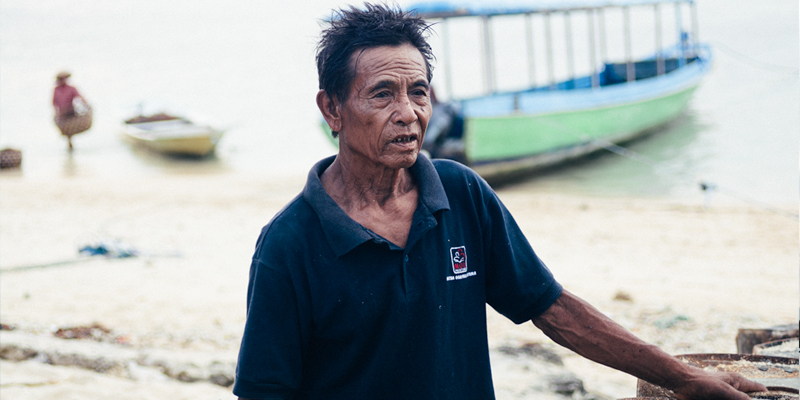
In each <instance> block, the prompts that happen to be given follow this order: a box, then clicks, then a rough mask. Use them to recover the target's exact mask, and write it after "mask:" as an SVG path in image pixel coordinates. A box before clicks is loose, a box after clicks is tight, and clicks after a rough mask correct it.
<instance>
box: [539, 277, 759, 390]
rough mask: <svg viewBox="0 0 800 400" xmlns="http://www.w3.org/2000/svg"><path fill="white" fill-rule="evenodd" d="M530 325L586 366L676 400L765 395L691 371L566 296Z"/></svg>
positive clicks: (749, 385)
mask: <svg viewBox="0 0 800 400" xmlns="http://www.w3.org/2000/svg"><path fill="white" fill-rule="evenodd" d="M532 321H533V323H534V324H535V325H536V326H537V327H538V328H539V329H541V330H542V332H544V333H545V334H546V335H547V336H548V337H550V338H551V339H553V341H555V342H556V343H558V344H559V345H561V346H564V347H566V348H568V349H570V350H572V351H574V352H576V353H578V354H580V355H581V356H583V357H586V358H588V359H590V360H592V361H595V362H598V363H600V364H603V365H606V366H609V367H611V368H614V369H617V370H620V371H622V372H625V373H628V374H631V375H633V376H635V377H637V378H640V379H643V380H645V381H647V382H650V383H653V384H656V385H659V386H662V387H666V388H668V389H671V390H672V391H673V392H675V394H676V395H678V397H679V398H681V399H740V400H748V399H750V397H749V396H747V395H746V394H744V393H743V392H758V391H766V390H767V389H766V387H764V385H761V384H760V383H756V382H752V381H749V380H747V379H745V378H744V377H742V376H741V375H739V374H736V373H723V372H708V371H704V370H702V369H699V368H695V367H692V366H690V365H688V364H686V363H684V362H682V361H680V360H678V359H677V358H675V357H673V356H671V355H669V354H667V353H666V352H664V351H662V350H661V349H659V348H658V347H656V346H655V345H652V344H648V343H646V342H644V341H642V340H641V339H639V338H637V337H636V336H634V335H633V334H631V333H630V332H628V331H627V330H625V328H623V327H621V326H620V325H618V324H617V323H615V322H614V321H612V320H611V319H610V318H608V317H606V316H605V315H603V314H602V313H601V312H600V311H598V310H597V309H595V308H594V307H592V306H591V305H590V304H589V303H587V302H585V301H583V300H582V299H580V298H578V297H577V296H575V295H574V294H572V293H569V292H567V291H566V290H564V292H563V293H562V294H561V296H560V297H559V298H558V300H556V302H555V303H553V305H552V306H550V308H549V309H547V311H545V312H544V313H543V314H542V315H540V316H538V317H536V318H534V319H533V320H532Z"/></svg>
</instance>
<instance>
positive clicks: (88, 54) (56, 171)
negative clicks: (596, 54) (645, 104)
mask: <svg viewBox="0 0 800 400" xmlns="http://www.w3.org/2000/svg"><path fill="white" fill-rule="evenodd" d="M408 3H409V2H402V3H401V4H408ZM277 4H278V2H259V1H231V2H224V3H223V2H216V1H198V0H192V1H189V0H176V1H169V2H161V1H156V0H136V1H130V0H120V1H113V2H108V1H100V0H84V1H77V2H63V1H59V0H38V1H36V2H31V1H26V0H4V1H3V2H0V146H2V147H9V146H10V147H15V148H19V149H21V150H22V151H23V157H24V161H23V168H22V172H21V173H16V174H11V175H8V174H4V175H5V176H6V177H7V178H8V179H70V177H73V176H97V177H104V178H108V179H126V178H131V177H142V176H148V175H156V174H170V173H193V174H206V173H207V174H211V173H224V172H226V171H237V172H247V173H250V172H252V173H258V174H266V175H269V176H276V177H280V176H299V177H303V176H304V175H305V173H306V171H307V170H308V168H309V167H310V166H311V165H312V164H313V163H314V162H315V161H316V160H318V159H319V158H321V157H324V156H326V155H329V154H333V153H334V148H333V147H332V146H331V144H330V143H329V142H328V140H327V139H326V138H325V137H324V136H323V135H322V133H321V132H320V129H319V127H318V121H319V119H318V111H317V109H316V105H315V101H314V96H315V94H316V90H317V83H316V69H315V66H314V46H315V41H316V39H317V35H318V33H319V29H320V22H319V21H320V19H321V18H323V17H325V16H327V15H329V14H330V11H329V10H330V9H332V8H335V7H341V6H343V5H346V4H348V3H345V2H341V1H325V0H314V1H304V2H296V3H295V4H292V5H291V6H289V5H287V4H288V3H285V2H281V5H277ZM698 13H699V32H698V33H699V38H700V40H701V41H703V42H708V43H709V44H710V45H711V46H712V50H713V52H714V57H715V62H714V67H713V70H712V72H711V73H710V75H708V76H707V78H706V79H705V80H704V82H703V84H702V85H701V87H700V88H699V89H698V90H697V92H696V93H695V96H694V98H693V100H692V102H691V104H690V106H689V109H688V110H687V111H686V113H685V114H684V115H682V116H681V117H680V118H679V119H678V120H676V121H675V122H673V123H672V124H671V125H669V126H668V127H667V128H666V129H664V130H663V131H661V132H659V133H657V134H655V135H653V136H650V137H648V138H646V139H644V140H640V141H638V142H635V143H633V144H631V145H630V146H629V148H630V149H631V150H633V151H635V152H637V153H638V154H640V155H641V156H642V157H644V158H645V159H646V160H648V161H647V162H646V163H643V162H640V161H636V160H632V159H629V158H624V157H620V156H618V155H613V154H606V155H603V156H600V157H593V158H591V159H589V160H587V161H585V162H582V163H579V164H577V165H573V166H570V167H567V168H562V169H559V170H556V171H553V172H550V173H547V174H542V175H539V176H536V177H534V178H533V179H530V180H528V181H525V182H521V183H519V184H517V185H515V189H519V190H531V191H535V190H545V191H552V192H563V193H570V194H578V195H589V196H595V195H600V196H634V197H661V198H682V199H687V198H688V199H690V200H691V199H697V200H698V201H701V200H702V198H703V197H702V194H701V192H700V191H699V189H698V185H697V183H696V182H697V181H700V180H702V181H705V182H708V183H711V184H715V185H717V187H718V188H719V190H718V194H717V195H715V196H714V198H715V199H716V198H719V199H720V200H719V201H723V199H729V200H731V199H732V200H731V201H742V200H736V198H739V199H746V201H750V202H758V203H765V204H771V205H776V206H780V207H783V208H785V209H789V210H794V209H796V205H797V203H798V200H799V199H798V182H799V181H800V179H799V177H798V165H800V162H799V161H798V150H799V149H800V147H799V145H800V142H798V134H800V85H799V84H798V48H800V45H799V44H798V38H799V37H800V34H799V33H798V3H797V1H794V0H770V1H764V2H754V1H745V0H713V1H712V0H699V1H698ZM62 69H66V70H69V71H71V72H72V74H73V77H72V79H71V82H72V84H73V85H75V86H76V87H77V88H78V89H79V90H80V92H81V93H82V94H83V95H84V96H85V97H86V98H87V99H88V100H89V101H90V102H91V103H92V105H93V107H94V111H95V120H94V126H93V127H92V129H91V130H90V131H89V132H87V133H84V134H81V135H79V136H76V137H75V139H74V143H75V146H76V150H75V151H74V153H73V154H72V155H71V156H69V155H68V154H67V152H66V142H65V141H64V140H63V139H62V138H61V137H60V135H59V133H58V131H57V129H56V128H55V126H54V125H53V123H52V107H51V105H50V101H51V95H52V88H53V81H54V76H55V74H56V73H57V72H58V71H59V70H62ZM437 77H439V78H440V76H439V75H436V73H434V86H436V84H437ZM500 79H501V80H502V79H503V77H500ZM140 105H142V106H143V107H144V109H145V110H146V111H161V110H164V111H169V112H173V113H180V114H184V115H188V116H190V117H192V116H199V117H200V118H206V119H209V120H210V121H213V122H215V123H216V124H217V125H218V126H221V127H226V128H228V133H227V134H226V136H225V137H224V138H223V140H222V141H221V143H220V146H219V148H218V151H217V155H216V157H214V158H212V159H207V160H201V161H198V160H174V159H165V158H163V157H158V156H156V155H153V154H149V153H146V152H142V151H139V150H135V149H132V148H130V147H129V146H128V145H127V143H125V142H124V141H123V140H122V139H121V137H120V135H119V126H120V124H121V121H122V120H124V119H126V118H128V117H130V116H132V115H134V114H136V112H137V109H138V107H139V106H140ZM20 176H21V177H20Z"/></svg>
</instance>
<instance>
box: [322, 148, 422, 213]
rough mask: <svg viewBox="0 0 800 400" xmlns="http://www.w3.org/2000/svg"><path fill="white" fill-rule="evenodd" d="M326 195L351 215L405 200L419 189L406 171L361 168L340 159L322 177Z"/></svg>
mask: <svg viewBox="0 0 800 400" xmlns="http://www.w3.org/2000/svg"><path fill="white" fill-rule="evenodd" d="M320 179H321V181H322V186H323V188H325V191H326V192H327V193H328V194H329V195H330V196H331V197H332V198H333V199H334V201H336V203H338V204H339V206H340V207H342V208H343V209H345V211H347V210H348V209H355V210H360V209H364V208H368V207H374V206H378V207H381V208H382V207H384V206H386V205H387V204H388V203H391V202H392V201H394V200H396V199H398V198H402V197H404V196H405V195H407V194H408V193H409V192H411V191H413V190H414V189H415V187H416V184H415V182H414V179H413V177H412V175H411V173H410V172H409V171H408V169H406V168H401V169H390V168H381V167H373V168H360V167H356V166H353V165H352V163H347V162H342V160H340V157H337V158H336V159H334V161H333V163H332V164H331V165H330V166H329V167H328V168H327V169H326V170H325V171H324V172H323V174H322V176H321V177H320Z"/></svg>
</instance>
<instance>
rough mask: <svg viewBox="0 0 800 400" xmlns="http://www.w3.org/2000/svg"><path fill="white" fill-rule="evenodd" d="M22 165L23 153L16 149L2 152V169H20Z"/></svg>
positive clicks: (0, 154)
mask: <svg viewBox="0 0 800 400" xmlns="http://www.w3.org/2000/svg"><path fill="white" fill-rule="evenodd" d="M21 164H22V152H21V151H19V150H16V149H3V150H0V168H2V169H6V168H19V166H20V165H21Z"/></svg>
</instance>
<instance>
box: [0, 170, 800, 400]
mask: <svg viewBox="0 0 800 400" xmlns="http://www.w3.org/2000/svg"><path fill="white" fill-rule="evenodd" d="M303 184H304V174H300V175H298V176H296V177H293V178H286V177H284V178H275V177H269V176H262V175H257V174H244V173H220V174H202V175H198V174H191V173H186V174H168V175H159V176H154V177H148V178H135V179H120V180H112V179H106V178H102V179H101V178H97V177H86V176H80V174H79V175H78V176H76V177H72V178H60V179H35V178H26V177H25V176H22V175H20V174H14V173H11V174H8V173H4V174H3V175H2V176H1V177H0V190H2V196H1V197H0V208H1V209H2V212H0V243H2V246H0V268H1V269H2V276H0V318H1V319H2V323H3V324H4V326H6V327H8V328H13V330H9V329H4V330H3V331H2V332H1V333H0V344H2V345H3V346H4V349H6V350H9V349H11V350H14V349H16V351H23V350H24V349H28V350H30V351H34V352H35V353H36V355H35V356H32V357H25V356H24V355H23V356H20V357H18V359H22V360H23V361H11V360H8V359H3V360H2V361H0V390H2V398H3V399H4V400H13V399H26V400H30V399H33V400H36V399H52V398H59V399H107V398H117V399H164V398H172V399H233V398H234V397H233V395H232V394H231V393H230V388H229V387H225V386H224V384H225V379H224V378H225V377H226V376H229V375H230V374H232V372H233V371H232V368H233V365H235V360H236V354H237V351H238V346H239V340H240V337H241V332H242V328H243V324H244V320H245V289H246V286H247V278H248V270H249V260H250V257H251V255H252V251H253V248H254V245H255V240H256V238H257V235H258V233H259V231H260V228H261V227H262V226H263V225H264V224H266V223H267V222H268V221H269V219H270V218H271V217H272V215H274V214H275V213H276V212H277V211H278V210H280V208H281V207H283V205H284V204H285V203H287V202H288V201H289V200H291V198H293V197H294V196H295V195H296V194H297V193H298V192H299V191H300V190H301V188H302V186H303ZM499 195H500V197H501V199H502V200H503V201H504V202H505V204H506V205H507V207H508V208H509V209H510V210H511V212H512V213H513V214H514V215H515V217H516V219H517V221H518V223H519V225H520V226H521V227H522V229H523V230H524V232H525V233H526V235H527V236H528V238H529V240H530V241H531V243H532V244H533V246H534V249H536V251H537V252H538V254H539V255H540V257H541V258H542V259H543V260H544V261H545V263H546V264H547V265H548V266H549V267H550V269H551V270H552V271H553V272H554V274H555V275H556V278H557V279H559V281H560V282H561V283H562V284H563V285H564V286H565V287H566V288H567V289H568V290H570V291H572V292H574V293H576V294H578V295H579V296H581V297H583V298H585V299H587V300H588V301H589V302H591V303H592V304H594V305H595V306H596V307H597V308H599V309H600V310H601V311H603V312H604V313H606V314H608V315H609V316H611V317H612V318H614V319H615V320H616V321H617V322H619V323H620V324H621V325H623V326H625V327H626V328H628V329H630V330H631V331H633V332H634V333H635V334H637V335H639V336H640V337H642V338H643V339H645V340H647V341H649V342H652V343H655V344H658V345H660V346H662V347H663V348H664V349H665V350H666V351H667V352H670V353H673V354H686V353H733V352H735V351H736V344H735V340H734V338H735V335H736V332H737V330H738V329H739V328H766V327H770V326H774V325H779V324H790V323H796V322H797V318H798V298H800V294H799V293H798V290H799V289H798V281H799V280H800V279H799V277H798V268H797V265H798V222H797V220H796V219H794V218H791V217H787V216H785V215H781V214H775V213H772V212H769V211H765V210H763V209H759V208H755V207H752V206H749V205H747V204H743V203H735V202H719V203H712V205H711V207H710V208H708V209H704V208H703V206H702V201H700V200H699V198H698V201H697V202H684V203H677V202H674V201H666V200H655V199H654V200H643V199H626V198H579V197H570V196H564V195H559V194H554V193H535V192H533V193H532V192H530V191H521V190H515V189H514V188H513V187H508V188H503V189H501V190H500V191H499ZM784 206H785V208H786V209H788V210H793V209H795V208H796V205H791V204H790V205H784ZM103 240H105V241H109V240H118V241H119V243H120V244H125V245H127V246H130V248H132V249H135V251H136V252H137V253H138V255H137V256H136V257H129V258H104V257H102V256H81V255H79V254H78V249H79V248H81V247H83V246H85V245H92V244H95V243H100V241H103ZM28 267H30V268H28ZM94 324H97V326H98V327H102V328H104V329H106V331H103V330H101V329H99V328H98V329H96V331H95V333H96V335H95V336H94V340H92V339H84V340H67V339H62V338H58V337H56V336H55V335H54V333H55V332H57V331H58V329H59V328H62V332H64V331H63V328H70V327H78V326H92V325H94ZM488 324H489V332H490V338H489V340H490V347H491V349H492V356H493V358H496V359H497V362H496V363H495V371H494V373H495V384H496V387H497V394H498V398H501V399H512V398H513V399H518V398H547V397H546V396H541V395H539V396H536V394H537V393H541V391H537V390H538V389H536V388H537V387H538V386H537V385H539V383H537V380H536V377H537V376H538V375H537V373H536V371H531V370H530V369H531V368H530V366H529V365H525V364H524V363H520V362H514V360H511V359H510V358H508V357H506V358H503V357H504V356H503V355H502V353H498V352H497V349H499V348H501V347H503V346H522V345H524V344H526V343H538V344H540V345H541V346H542V347H543V348H546V349H549V350H551V351H553V352H555V353H556V354H558V355H559V356H560V357H561V358H562V359H563V362H564V368H565V369H566V370H568V371H570V372H571V373H574V374H575V376H577V377H578V378H580V379H581V380H582V381H583V383H584V386H585V389H586V390H587V391H588V392H589V393H591V394H594V395H596V396H598V397H603V398H623V397H633V396H634V395H635V385H636V380H635V379H634V378H632V377H629V376H627V375H624V374H621V373H618V372H615V371H612V370H610V369H608V368H605V367H602V366H598V365H596V364H592V363H590V362H588V361H585V360H582V359H580V358H579V357H577V356H575V355H573V354H571V353H570V352H568V351H566V350H563V349H560V348H558V347H557V346H556V345H554V344H552V342H550V341H549V339H547V338H546V337H544V336H543V335H542V334H541V333H540V332H539V331H538V330H537V329H536V328H535V327H534V326H533V325H532V324H524V325H522V326H516V325H514V324H512V323H511V322H509V321H507V320H505V319H504V318H503V317H501V316H499V315H497V314H495V313H494V312H493V311H491V310H490V313H489V318H488ZM76 346H77V347H76ZM81 346H82V347H81ZM9 351H10V350H9ZM69 354H73V355H74V354H83V356H81V357H83V358H80V357H78V358H80V359H81V360H84V361H85V362H73V363H72V364H76V365H52V364H59V363H58V362H55V361H54V360H56V361H57V359H59V358H58V357H56V356H58V355H60V356H68V355H69ZM87 354H89V355H91V354H94V355H95V356H94V358H92V357H90V356H87ZM6 355H8V353H6ZM6 358H8V357H6ZM73 358H75V357H73ZM61 359H64V357H62V358H61ZM87 360H88V361H87ZM92 360H93V361H92ZM98 360H104V362H106V364H104V365H107V367H102V368H101V367H98V364H97V363H98ZM91 362H94V364H91ZM82 363H83V364H82ZM87 363H89V364H91V365H87ZM62 364H70V362H66V361H65V362H63V363H62ZM80 365H83V367H81V366H80ZM526 368H527V370H526ZM96 371H101V372H96ZM214 371H216V372H214ZM526 371H528V372H526ZM539 386H541V385H539ZM556 398H558V397H556Z"/></svg>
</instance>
